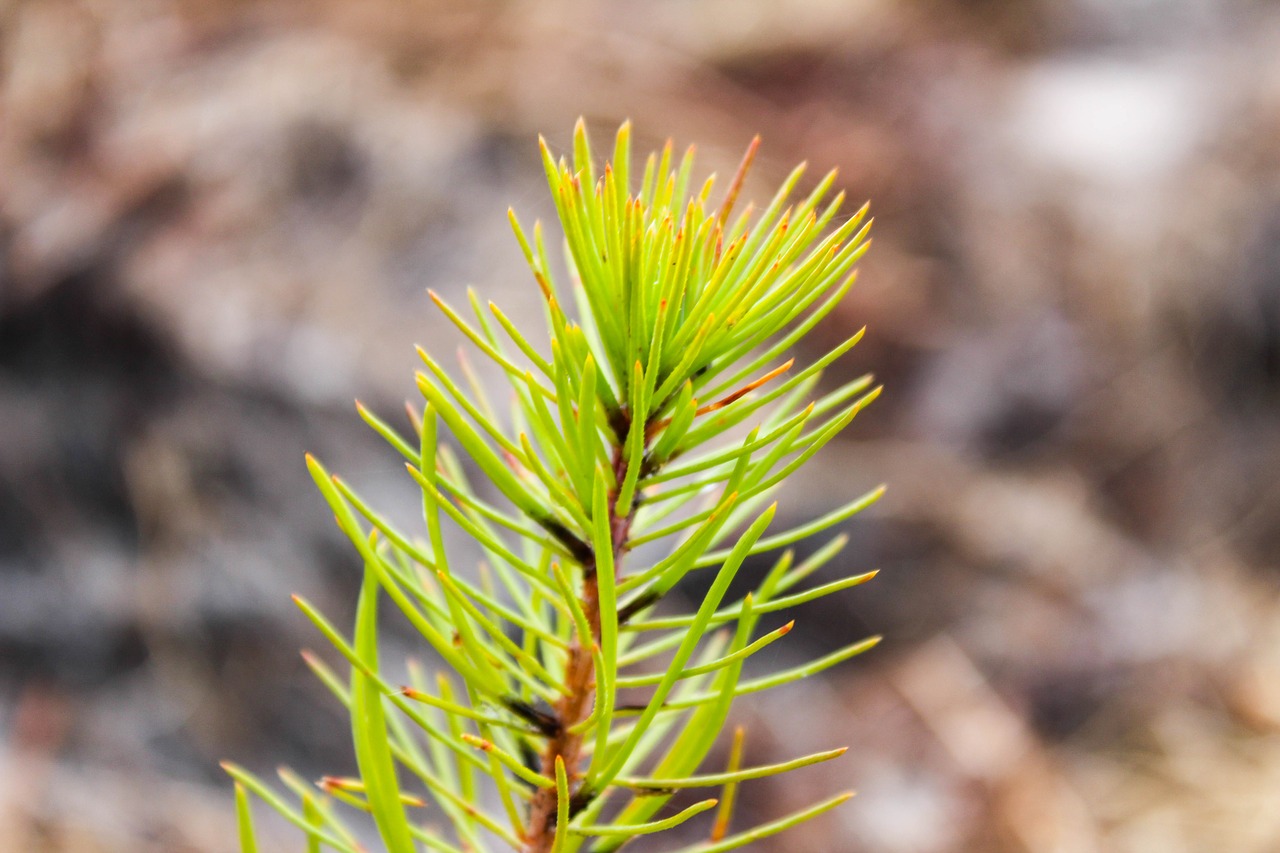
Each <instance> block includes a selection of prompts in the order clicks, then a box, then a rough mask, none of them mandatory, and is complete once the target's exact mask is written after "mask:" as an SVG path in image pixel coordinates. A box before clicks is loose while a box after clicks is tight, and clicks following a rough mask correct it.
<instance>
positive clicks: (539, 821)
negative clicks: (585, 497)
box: [525, 447, 635, 853]
mask: <svg viewBox="0 0 1280 853" xmlns="http://www.w3.org/2000/svg"><path fill="white" fill-rule="evenodd" d="M613 473H614V477H615V480H616V482H618V483H621V482H622V481H623V480H624V479H625V478H626V474H627V460H626V453H625V451H624V450H623V448H621V447H615V448H614V450H613ZM617 503H618V496H617V493H616V492H614V493H613V494H611V495H609V522H610V523H609V527H610V534H611V536H610V538H611V539H612V542H611V545H612V550H613V570H614V572H615V574H616V573H617V571H618V567H619V564H620V562H621V560H622V548H623V545H624V544H625V543H626V541H627V535H628V534H629V532H630V530H631V522H632V520H633V519H634V518H635V510H634V509H633V510H632V511H631V513H629V514H628V515H627V517H626V518H618V517H617V516H616V515H615V513H614V510H615V509H616V507H617ZM582 576H583V581H582V601H581V604H582V610H583V612H584V613H585V614H586V617H587V624H588V625H590V627H591V636H592V642H593V644H597V643H599V642H600V588H599V585H598V581H597V579H596V562H595V558H594V557H593V558H591V559H589V560H588V561H586V562H584V563H583V566H582ZM564 686H565V687H566V688H567V690H568V693H567V694H566V695H565V696H563V697H561V699H560V701H559V702H558V703H556V709H555V710H556V719H557V720H558V722H559V729H558V732H557V734H556V735H555V736H554V737H552V738H551V739H550V740H549V741H548V743H547V748H546V750H545V751H544V752H543V754H542V768H541V769H542V774H543V775H544V776H549V777H551V778H553V779H554V778H555V775H556V758H557V757H560V758H562V759H564V769H565V773H566V774H567V775H568V777H569V786H570V791H571V792H575V788H574V782H575V779H576V777H577V775H578V762H579V759H580V758H581V753H582V735H581V734H575V733H573V732H571V731H570V729H571V728H572V727H573V726H575V725H577V724H578V723H580V722H582V721H583V720H585V719H586V718H587V717H588V716H590V714H591V705H592V700H593V699H594V698H595V691H596V679H595V658H594V657H593V656H592V649H591V648H589V647H585V646H583V645H582V643H581V640H580V638H576V637H575V638H574V640H573V642H571V643H570V645H569V651H568V659H567V660H566V661H565V674H564ZM572 795H573V793H571V794H570V796H572ZM557 805H558V800H557V794H556V789H555V788H538V789H537V790H536V791H535V792H534V795H533V802H532V804H531V805H530V809H529V824H528V826H527V828H526V830H525V851H526V853H550V850H551V844H552V842H553V841H554V840H555V834H556V807H557Z"/></svg>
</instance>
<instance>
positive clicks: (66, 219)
mask: <svg viewBox="0 0 1280 853" xmlns="http://www.w3.org/2000/svg"><path fill="white" fill-rule="evenodd" d="M0 61H2V62H3V76H2V77H0V849H3V850H6V851H8V850H12V851H21V852H22V853H27V851H67V853H82V852H83V853H88V851H200V853H204V851H229V850H231V849H233V843H234V842H233V827H232V823H231V818H232V815H231V808H230V795H229V791H230V788H229V785H228V784H227V782H226V780H225V778H224V777H223V776H222V775H221V773H220V771H219V770H218V768H217V762H218V760H219V759H222V758H228V757H230V758H235V759H236V760H238V761H242V762H244V763H246V764H250V765H252V766H253V767H255V768H256V769H268V770H269V769H270V768H271V767H272V766H274V765H275V764H277V763H281V762H285V763H289V764H292V765H294V766H296V767H297V768H298V769H299V770H301V771H303V772H306V773H309V774H313V775H318V774H319V773H321V772H332V771H337V772H344V771H346V770H349V769H350V764H351V758H350V753H349V748H348V745H347V735H346V731H345V729H344V727H343V721H342V719H341V718H340V717H339V716H338V714H337V713H336V712H335V709H334V708H333V707H332V706H331V704H330V703H329V702H328V701H327V697H325V696H323V695H321V692H322V691H321V690H320V689H319V688H318V687H317V686H316V685H313V684H312V682H311V679H310V678H309V676H308V675H307V674H306V673H305V672H304V671H303V668H302V666H301V664H300V662H299V660H298V657H297V654H296V650H297V649H298V648H299V647H301V646H304V645H312V646H314V645H316V644H317V643H318V638H317V637H316V636H314V635H313V634H312V632H311V631H310V630H309V627H308V626H307V625H306V624H305V621H304V620H303V619H302V618H301V616H300V615H299V614H298V613H297V612H296V611H295V610H294V609H293V607H292V605H291V603H290V601H289V593H290V592H294V591H297V592H303V593H305V594H306V595H307V596H308V597H310V598H312V599H313V600H315V601H317V603H319V604H320V605H321V607H322V608H323V609H326V610H327V611H328V612H329V613H330V614H332V615H334V616H335V617H339V618H343V619H346V618H347V617H348V616H349V615H350V611H349V602H350V594H351V590H352V589H353V587H354V584H355V582H356V571H357V567H356V565H355V561H354V560H353V557H352V555H351V554H349V553H348V552H347V550H346V549H345V548H344V547H343V546H342V544H341V543H340V542H339V541H338V534H337V533H336V531H335V530H334V529H333V526H332V525H331V524H330V523H329V520H328V513H327V512H326V511H325V510H324V509H323V508H322V504H321V501H320V500H319V498H318V497H317V496H316V495H314V494H313V490H312V488H311V485H310V483H309V481H308V478H307V475H306V473H305V470H304V468H303V465H302V453H303V451H304V450H312V451H315V452H317V453H318V454H319V455H320V456H321V457H322V458H325V459H326V461H328V462H329V463H330V464H331V467H333V468H336V469H338V470H342V471H344V472H348V473H350V474H351V475H352V476H353V477H355V478H357V479H359V480H360V481H361V482H362V483H364V484H365V485H366V491H369V492H372V493H373V495H372V496H373V497H374V498H377V499H378V501H377V502H378V503H380V504H387V503H392V504H395V503H397V502H398V503H400V504H401V505H404V506H406V507H410V506H411V502H410V500H409V497H408V496H409V495H410V494H411V490H410V489H409V488H408V484H407V483H406V482H405V479H406V478H404V477H403V476H401V474H402V472H399V471H398V463H397V461H396V459H395V458H393V457H394V454H391V453H388V452H386V451H384V450H383V449H382V447H380V444H379V442H378V440H377V439H376V437H374V436H373V435H372V434H370V433H368V432H367V431H366V430H364V429H363V428H362V427H361V426H360V425H359V422H358V420H357V418H356V417H355V416H354V413H353V412H352V411H351V400H352V398H353V397H355V396H356V395H357V394H359V395H361V397H362V399H364V400H365V401H366V402H367V403H369V404H370V405H371V406H373V407H374V408H376V409H378V410H380V411H383V412H386V413H394V412H395V411H397V410H399V408H400V406H401V401H403V400H404V399H406V398H409V397H411V396H413V394H414V390H413V386H412V378H411V377H412V370H413V367H414V354H413V349H412V345H413V344H414V343H422V344H424V345H426V346H428V347H429V348H433V349H435V350H444V349H450V348H452V347H453V346H455V344H456V343H457V341H456V339H455V338H454V337H453V336H452V335H451V334H450V333H449V332H448V330H446V329H445V327H444V326H443V325H442V324H441V321H440V319H439V318H438V316H437V314H436V312H435V311H434V310H432V309H430V307H429V303H428V301H427V299H426V298H425V288H426V287H428V286H430V287H434V288H436V289H437V290H439V291H441V292H442V293H444V294H445V295H446V296H449V295H451V294H452V295H454V296H457V295H460V294H461V293H462V289H463V288H464V287H465V286H466V285H467V284H470V283H474V284H475V285H476V287H477V289H478V290H479V291H480V292H481V294H482V295H484V296H485V297H492V298H494V299H495V300H496V301H498V302H499V303H501V304H502V305H503V306H504V308H507V309H508V313H510V314H513V315H517V316H536V315H537V312H538V302H537V299H538V294H537V291H536V288H535V287H534V286H533V285H532V282H530V281H529V280H528V276H527V273H526V272H523V271H522V270H521V258H520V254H519V251H518V249H517V247H516V245H515V243H514V241H513V240H512V239H511V237H510V235H509V234H508V233H507V225H506V221H505V216H504V211H505V209H506V207H507V205H509V204H510V205H514V207H515V208H516V209H517V210H518V211H519V212H520V213H521V215H522V217H525V218H532V217H533V216H537V215H540V216H542V217H543V218H544V219H548V218H550V215H551V207H550V205H549V203H548V201H547V199H546V198H545V189H544V186H543V184H542V177H541V172H540V163H539V160H538V156H537V148H536V144H535V139H536V134H537V133H538V132H542V133H545V134H546V135H547V137H548V139H549V140H550V142H551V143H552V145H553V146H555V147H558V148H560V149H563V148H564V147H565V143H566V142H567V141H568V139H569V135H570V129H571V127H572V123H573V120H574V118H575V117H576V116H578V115H579V114H582V115H585V116H586V117H587V119H588V122H589V124H590V126H591V127H592V129H593V130H594V131H595V132H596V135H597V137H598V138H601V139H604V138H607V136H605V134H608V133H610V132H611V130H612V128H613V127H614V126H616V124H617V122H618V121H620V120H621V119H622V118H623V117H626V116H629V117H630V118H631V119H633V121H634V122H635V125H636V131H637V134H638V135H639V137H640V140H641V141H643V142H651V143H654V144H660V143H661V141H662V139H663V138H664V137H666V136H667V135H671V136H673V137H674V138H675V139H676V141H677V143H679V144H687V143H689V142H697V143H698V144H699V152H700V158H701V166H702V168H703V169H704V170H711V169H719V170H720V171H721V173H722V174H723V173H724V172H725V171H726V170H727V169H731V168H732V166H733V164H734V163H736V161H737V158H738V156H739V154H740V152H741V150H742V149H743V148H744V147H745V146H746V144H747V142H748V141H749V139H750V138H751V136H752V135H753V134H755V133H757V132H759V133H761V134H762V135H763V137H764V145H763V148H762V164H761V165H760V168H759V170H758V172H757V174H756V175H755V177H754V179H753V182H752V183H751V184H750V185H749V186H748V194H749V195H754V196H755V197H757V198H759V197H760V196H762V195H764V194H765V193H767V192H769V191H770V190H771V186H770V184H771V183H772V182H774V181H776V180H777V179H778V178H779V177H780V176H781V175H782V174H784V173H785V171H786V170H787V169H788V168H789V167H790V166H791V165H792V164H793V163H794V162H795V161H797V160H800V159H807V160H808V161H809V162H810V163H812V164H813V168H814V170H815V175H816V174H820V173H821V172H822V171H825V170H826V169H827V168H831V167H838V168H839V169H840V186H841V187H843V188H844V189H845V190H847V191H848V192H849V194H850V196H851V197H852V198H853V199H855V200H861V199H862V198H870V199H872V202H873V211H874V213H875V215H876V217H877V224H876V228H875V246H874V248H873V249H872V251H871V253H870V255H869V256H868V259H867V261H866V262H865V263H864V264H863V269H862V274H861V278H860V281H859V284H858V285H857V287H856V288H855V289H854V292H853V294H852V295H851V296H850V298H849V299H848V300H847V301H846V303H845V305H844V306H843V308H842V311H841V313H840V314H839V315H838V316H837V317H834V318H833V319H831V320H829V321H828V322H826V323H824V324H823V325H822V326H820V327H819V329H818V330H817V332H816V334H815V336H816V337H817V338H818V340H817V341H816V342H815V345H814V346H815V349H814V350H813V351H809V352H806V353H802V354H801V355H802V356H811V355H812V353H813V352H814V351H816V348H817V346H819V345H821V344H824V343H829V342H832V341H835V340H836V339H838V338H841V337H843V336H844V335H846V334H847V333H848V332H849V331H850V330H851V329H855V328H857V327H859V326H861V325H863V324H866V325H868V326H869V332H868V335H867V338H866V340H865V341H864V342H863V343H862V344H861V345H860V346H859V347H857V348H856V349H855V350H854V351H853V353H852V354H851V355H850V356H848V357H846V358H845V359H844V360H843V361H842V362H841V363H839V364H837V365H836V366H835V369H834V370H833V371H831V372H830V374H829V380H830V381H831V382H832V383H833V384H834V383H836V382H838V381H839V379H840V378H841V375H844V374H848V375H856V374H859V373H862V372H865V371H867V370H873V371H875V372H876V374H877V376H878V377H879V378H880V379H881V380H882V381H883V382H884V383H885V384H886V386H887V391H886V394H885V395H884V396H883V397H882V398H881V400H880V401H879V402H877V403H876V405H875V406H873V407H872V408H871V409H870V410H868V412H866V413H865V414H864V415H862V416H861V417H859V418H858V419H857V420H856V421H855V422H854V425H853V426H852V427H851V428H850V430H848V432H847V433H846V435H845V439H844V441H843V442H842V443H840V444H839V445H838V446H834V447H832V448H828V449H827V450H826V451H824V453H825V456H824V457H823V458H822V460H821V462H820V463H819V464H816V465H814V466H812V467H811V468H809V469H807V470H806V471H805V473H804V475H803V476H802V477H800V478H798V479H797V480H796V482H794V483H793V484H792V485H791V486H790V487H789V488H788V490H787V491H786V492H785V494H784V495H783V501H782V513H783V515H784V516H786V519H785V520H788V521H795V520H798V519H802V518H807V517H811V516H813V515H816V514H818V513H820V512H821V511H823V510H824V509H825V508H829V507H830V506H832V505H834V504H836V503H839V502H841V501H843V500H848V499H849V498H850V497H851V496H853V495H854V494H857V493H859V492H861V491H865V490H867V489H869V488H871V487H872V486H874V485H876V484H877V483H879V482H882V481H884V482H888V483H889V484H890V491H889V495H888V497H886V498H885V500H884V501H883V502H882V503H881V504H880V505H878V506H877V507H876V508H875V509H874V510H873V511H871V512H869V513H867V514H866V515H865V516H862V517H859V518H858V519H857V520H855V521H854V522H851V523H850V524H848V525H847V532H848V533H849V534H850V535H851V536H852V545H851V547H850V548H848V549H847V550H846V552H845V554H844V556H843V557H842V560H843V561H844V564H843V566H842V567H841V568H843V569H847V570H852V569H857V570H865V569H870V568H873V567H880V568H883V570H884V571H883V572H882V573H881V575H880V576H879V577H878V578H877V579H876V581H875V582H874V583H871V584H869V585H867V586H864V587H860V588H858V589H857V590H854V591H851V592H850V593H847V594H844V595H842V596H840V597H839V599H838V601H837V602H832V603H827V604H825V605H823V606H821V607H815V606H810V607H809V608H807V609H803V610H800V611H798V612H797V613H796V614H795V615H796V618H797V619H798V623H797V630H796V631H795V632H794V633H793V634H792V636H791V638H789V639H788V643H791V642H793V640H794V642H795V643H798V644H808V645H809V646H811V647H812V648H815V649H822V648H833V647H835V646H837V645H840V644H842V643H845V642H848V641H849V640H851V639H856V638H857V637H859V636H863V635H866V634H870V633H884V634H885V635H886V638H887V639H886V642H885V643H884V644H883V645H882V646H881V647H880V648H878V649H877V650H876V651H875V652H874V653H873V654H871V655H869V656H867V657H863V658H859V659H858V660H856V661H854V662H852V663H849V664H846V665H844V666H843V667H841V668H839V669H837V670H836V671H835V672H834V673H832V674H831V675H830V677H828V678H825V679H815V680H813V681H812V682H809V683H806V684H805V686H803V687H802V688H799V689H796V690H787V691H783V692H781V693H779V695H777V696H766V697H765V698H762V699H759V700H758V701H752V702H750V703H743V707H742V708H740V709H739V712H738V715H739V719H740V720H741V721H744V722H746V723H747V725H748V741H747V743H748V757H749V759H751V760H753V761H761V762H764V761H770V760H778V759H780V758H781V757H783V756H790V755H794V754H797V753H799V752H801V751H808V750H813V749H819V748H825V747H829V746H831V745H834V744H839V743H850V744H852V745H853V747H854V748H853V749H852V750H851V751H850V753H849V754H848V755H847V756H846V757H845V758H844V759H843V760H842V761H840V762H835V763H833V764H827V765H823V766H822V767H821V768H812V769H809V770H806V771H804V772H803V773H801V774H797V775H796V776H795V777H789V782H788V783H786V784H784V785H778V786H773V787H770V786H769V785H768V784H766V783H758V784H756V785H750V786H747V787H746V788H745V789H744V791H743V797H744V800H743V806H742V807H743V808H744V809H746V810H750V811H751V812H752V813H753V814H756V815H758V816H760V817H761V818H762V819H764V818H770V817H774V816H777V815H779V814H781V813H782V812H783V811H784V810H786V809H790V808H795V807H798V806H801V805H804V804H806V803H808V802H811V801H812V800H814V799H816V798H817V797H818V796H820V795H822V794H823V793H829V792H831V791H833V790H836V789H839V788H841V787H854V788H857V789H858V790H859V796H858V797H856V798H855V799H854V800H853V802H852V803H851V804H850V805H848V806H846V807H844V808H843V809H842V810H840V811H838V812H836V813H834V814H833V815H831V816H828V817H827V818H825V819H824V820H822V821H820V822H818V823H816V824H814V825H813V826H811V827H809V828H807V829H805V830H803V831H797V832H795V833H793V834H789V835H786V836H783V837H782V840H780V841H775V842H773V843H772V844H764V843H762V844H759V845H757V846H756V848H755V849H759V850H787V851H798V853H831V851H864V850H865V851H870V852H871V853H952V852H953V851H954V853H959V851H997V853H1004V851H1010V853H1012V852H1013V851H1034V853H1042V851H1044V852H1045V853H1047V852H1048V851H1053V853H1058V851H1061V853H1076V851H1079V853H1088V851H1126V852H1127V851H1132V853H1149V851H1154V850H1159V851H1164V853H1182V851H1187V853H1193V852H1194V851H1206V853H1207V851H1233V853H1266V851H1274V850H1277V849H1280V808H1277V807H1276V803H1277V802H1280V572H1278V571H1277V570H1278V569H1280V559H1278V557H1277V548H1278V547H1280V476H1278V475H1280V6H1277V5H1276V4H1274V3H1268V2H1261V0H1257V2H1244V0H1241V2H1228V0H1167V2H1148V1H1147V0H1022V2H1012V0H1009V2H1001V0H970V2H964V3H949V2H943V1H942V0H914V2H905V1H904V2H893V1H892V0H806V2H798V0H797V2H789V3H786V2H766V0H694V1H693V2H676V0H660V2H654V3H624V2H620V0H619V2H604V0H559V2H532V0H523V2H517V1H516V0H512V2H498V0H481V1H480V2H476V1H475V0H362V2H351V0H314V2H307V3H303V2H284V0H280V2H251V0H199V2H197V0H185V2H169V1H168V0H27V1H26V2H22V0H0ZM638 147H639V146H638ZM704 173H705V172H704ZM406 511H408V509H406ZM820 541H822V540H820ZM818 544H820V542H815V543H812V544H811V545H808V546H805V547H806V548H808V549H812V548H816V547H817V545H818ZM781 645H785V644H780V646H781ZM775 648H778V647H775ZM780 654H785V652H781V653H780ZM771 662H772V663H776V662H777V661H776V660H773V661H771ZM289 849H298V848H297V847H296V846H294V847H292V848H289ZM637 849H640V848H637ZM645 849H657V848H645Z"/></svg>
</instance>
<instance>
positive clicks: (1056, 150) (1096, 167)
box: [1009, 57, 1207, 187]
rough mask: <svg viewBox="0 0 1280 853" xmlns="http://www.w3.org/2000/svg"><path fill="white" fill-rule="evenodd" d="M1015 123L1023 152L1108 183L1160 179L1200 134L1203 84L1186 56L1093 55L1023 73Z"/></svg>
mask: <svg viewBox="0 0 1280 853" xmlns="http://www.w3.org/2000/svg"><path fill="white" fill-rule="evenodd" d="M1011 106H1012V109H1011V114H1010V123H1009V129H1010V132H1011V137H1012V140H1011V141H1012V142H1013V144H1014V146H1015V148H1016V150H1017V151H1018V153H1020V154H1022V155H1023V156H1025V157H1027V158H1028V159H1029V160H1031V161H1033V162H1036V163H1038V164H1040V165H1044V166H1047V167H1049V168H1058V169H1064V170H1066V171H1069V172H1071V173H1073V174H1074V176H1075V177H1078V178H1081V179H1084V180H1087V181H1090V182H1093V183H1097V184H1101V185H1104V186H1116V187H1125V186H1131V185H1135V184H1142V183H1146V182H1148V181H1155V180H1159V179H1160V178H1162V177H1164V176H1166V175H1168V174H1169V173H1170V172H1171V171H1172V170H1174V169H1176V168H1178V166H1180V165H1181V164H1183V163H1185V162H1186V161H1187V160H1188V159H1189V158H1190V157H1191V156H1192V155H1193V154H1194V153H1195V149H1196V146H1197V144H1198V143H1199V141H1200V140H1201V138H1202V131H1203V128H1204V122H1205V119H1206V107H1207V105H1206V104H1205V97H1204V89H1203V87H1202V86H1200V85H1198V83H1197V77H1196V75H1195V74H1194V69H1193V68H1192V67H1191V66H1190V65H1188V64H1177V65H1174V64H1168V63H1165V64H1149V63H1143V62H1139V61H1132V60H1130V61H1121V60H1115V59H1099V58H1096V57H1087V58H1079V59H1071V60H1053V61H1049V62H1045V63H1041V64H1039V65H1037V66H1035V67H1033V68H1032V69H1030V70H1029V71H1028V72H1027V74H1025V75H1024V77H1023V79H1022V80H1021V81H1020V83H1019V85H1018V87H1017V89H1016V90H1015V94H1014V96H1013V101H1012V105H1011Z"/></svg>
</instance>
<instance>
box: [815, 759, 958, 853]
mask: <svg viewBox="0 0 1280 853" xmlns="http://www.w3.org/2000/svg"><path fill="white" fill-rule="evenodd" d="M859 782H860V787H859V790H858V796H856V797H854V798H853V800H852V801H851V802H850V803H849V805H848V806H846V807H845V808H844V809H842V810H841V811H840V812H839V814H840V815H841V817H842V818H843V820H844V823H845V827H846V829H847V831H849V832H851V833H856V834H857V835H859V836H860V837H861V838H863V839H865V842H866V845H867V847H866V849H868V850H879V851H883V853H935V851H937V853H940V852H941V851H944V850H955V849H957V845H958V844H960V843H961V841H962V838H961V830H962V829H964V828H965V827H966V823H967V821H966V820H965V815H964V805H963V803H962V802H961V799H960V797H959V796H958V794H957V792H956V791H955V790H953V789H952V788H950V787H948V786H947V785H945V784H944V782H943V781H942V780H941V779H940V778H939V777H938V775H937V774H934V775H929V774H926V773H909V772H907V771H905V770H904V769H902V768H899V767H890V766H879V767H876V768H875V769H874V770H872V771H870V772H868V773H867V774H866V775H865V776H864V777H863V778H862V779H860V780H859Z"/></svg>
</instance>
